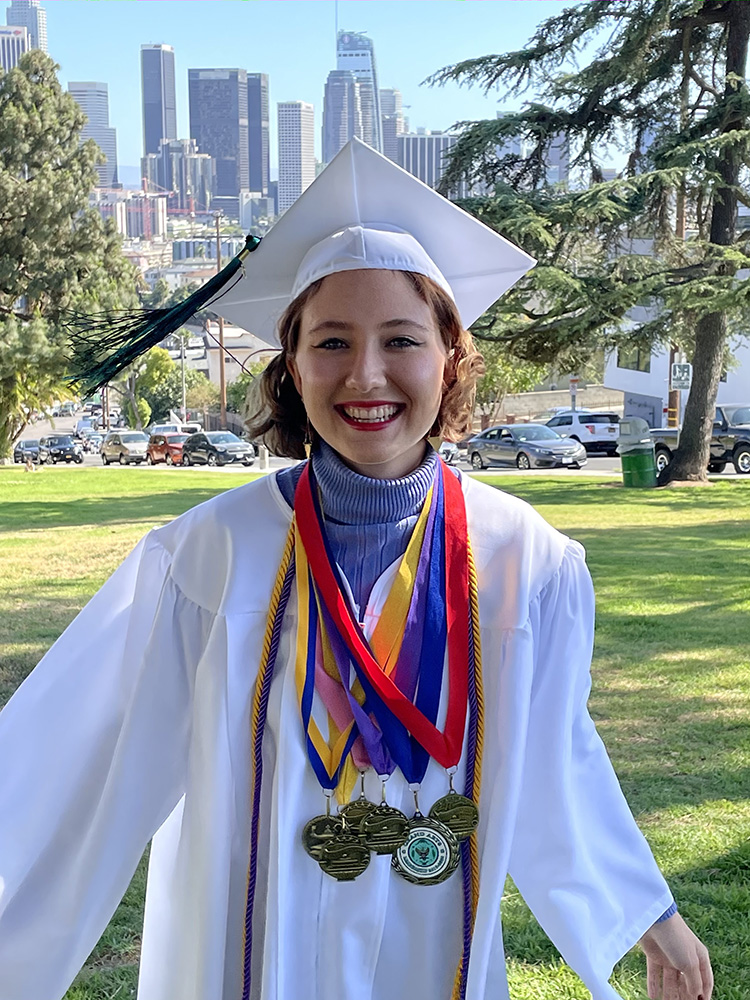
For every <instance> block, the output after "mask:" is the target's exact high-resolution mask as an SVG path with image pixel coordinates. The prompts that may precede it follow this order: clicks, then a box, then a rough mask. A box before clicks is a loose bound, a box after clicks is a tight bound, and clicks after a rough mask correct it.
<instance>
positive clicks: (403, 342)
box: [386, 337, 419, 348]
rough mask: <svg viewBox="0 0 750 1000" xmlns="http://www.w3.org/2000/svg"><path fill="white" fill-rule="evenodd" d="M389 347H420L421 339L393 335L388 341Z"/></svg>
mask: <svg viewBox="0 0 750 1000" xmlns="http://www.w3.org/2000/svg"><path fill="white" fill-rule="evenodd" d="M386 346H387V347H399V348H405V347H419V341H418V340H414V339H413V338H412V337H391V339H390V340H389V341H388V343H387V345H386Z"/></svg>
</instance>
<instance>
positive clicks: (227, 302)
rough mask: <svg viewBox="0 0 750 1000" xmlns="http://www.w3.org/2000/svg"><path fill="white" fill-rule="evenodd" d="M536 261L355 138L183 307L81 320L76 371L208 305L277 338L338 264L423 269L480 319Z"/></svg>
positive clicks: (118, 358) (86, 385)
mask: <svg viewBox="0 0 750 1000" xmlns="http://www.w3.org/2000/svg"><path fill="white" fill-rule="evenodd" d="M535 263H536V262H535V260H534V258H533V257H530V256H529V255H528V254H527V253H524V251H523V250H520V249H519V248H518V247H517V246H515V245H514V244H513V243H511V242H510V241H508V240H506V239H505V238H504V237H502V236H500V235H499V233H496V232H495V231H494V230H492V229H490V228H489V227H488V226H485V225H484V223H482V222H479V220H478V219H475V218H474V217H473V216H471V215H469V214H468V213H467V212H464V211H463V210H462V209H460V208H459V207H458V206H457V205H454V204H452V203H451V202H450V201H448V200H447V199H446V198H443V196H442V195H440V194H438V193H437V192H436V191H433V189H432V188H430V187H428V186H427V185H426V184H423V183H422V181H420V180H418V179H417V178H416V177H414V176H412V174H410V173H408V172H407V171H406V170H403V169H402V168H401V167H399V166H397V165H396V164H395V163H393V162H392V161H391V160H389V159H387V158H386V157H385V156H382V155H381V154H380V153H378V152H376V151H375V150H374V149H372V148H371V147H370V146H368V145H366V144H365V143H363V142H361V141H360V140H359V139H352V140H351V141H350V142H348V143H347V144H346V145H345V146H344V147H343V149H342V150H341V151H340V152H339V153H338V154H337V155H336V156H335V157H334V159H333V160H332V161H331V162H330V164H329V165H328V166H327V167H326V168H325V170H323V171H322V173H321V174H320V175H319V176H318V177H317V178H316V179H315V181H314V182H313V183H312V184H311V185H310V186H309V187H308V188H307V189H306V190H305V191H304V192H303V194H302V195H301V196H300V197H299V198H298V199H297V201H296V202H295V203H294V204H293V205H292V206H291V208H289V209H288V211H287V212H285V213H284V215H283V216H282V217H281V218H280V219H279V221H278V222H277V223H276V224H275V225H274V226H273V228H272V229H271V230H270V231H269V233H268V235H267V236H265V237H264V238H263V239H262V240H261V239H260V238H258V237H256V236H248V237H247V239H246V243H245V246H244V247H243V249H242V250H241V251H240V253H239V254H238V255H237V256H236V257H234V258H233V259H232V260H231V261H230V262H229V263H228V264H227V266H226V267H225V268H223V270H222V271H220V272H219V273H218V274H217V275H215V276H214V277H213V278H212V279H211V280H210V281H209V282H208V283H207V284H205V285H203V286H202V287H201V288H199V289H198V290H197V291H196V292H194V293H193V294H192V295H190V296H189V297H188V298H187V299H185V300H184V301H183V302H181V303H179V304H178V305H177V306H174V307H173V308H172V309H157V310H153V311H151V312H149V313H142V312H141V313H138V314H133V313H128V314H121V315H119V316H118V317H117V318H116V319H114V320H112V319H108V320H107V321H106V322H103V323H101V324H97V323H96V322H94V323H93V324H92V323H91V322H90V321H89V322H88V323H87V322H86V321H85V320H84V321H83V322H78V324H76V322H73V323H71V324H69V327H70V331H71V340H72V343H73V356H72V358H71V372H72V375H71V377H72V379H73V380H74V381H75V382H77V384H78V385H79V386H80V387H81V389H82V390H83V391H85V392H92V391H94V390H95V389H97V388H99V387H101V386H102V385H105V384H106V383H107V382H109V381H111V379H112V378H114V377H115V376H116V375H117V374H118V372H120V371H121V370H122V369H123V368H125V367H127V365H129V364H131V363H132V362H133V361H134V360H136V358H138V357H139V356H140V355H141V354H143V353H145V352H146V351H147V350H149V348H151V347H153V346H154V345H155V344H158V343H159V342H160V341H162V340H163V339H164V338H165V337H167V336H168V335H169V334H170V333H173V332H174V331H175V330H178V329H179V328H180V326H182V325H183V324H184V323H185V322H186V321H187V320H188V319H189V318H190V317H191V316H192V315H193V314H194V313H195V312H197V311H198V310H199V309H201V308H202V307H204V306H207V307H209V308H210V309H211V310H212V311H213V312H216V313H218V314H219V315H220V316H223V317H224V318H225V319H227V320H229V321H230V322H232V323H235V324H236V325H237V326H240V327H242V329H244V330H248V331H249V332H251V333H253V334H254V335H255V336H256V337H259V338H260V339H261V340H264V341H266V342H267V343H271V344H277V343H278V340H277V337H276V324H277V321H278V319H279V317H280V316H281V314H282V312H283V311H284V309H285V308H286V307H287V305H289V303H290V302H291V301H292V300H293V299H294V298H296V296H297V295H299V294H300V292H302V291H304V289H305V288H307V287H308V286H309V285H311V284H312V283H313V282H314V281H316V280H318V279H319V278H322V277H325V276H326V275H328V274H333V273H335V272H337V271H346V270H355V269H369V268H380V269H389V270H398V271H415V272H416V273H418V274H424V275H426V276H427V277H429V278H432V280H433V281H435V282H437V284H439V285H440V286H441V287H442V288H444V289H445V290H446V291H447V292H448V294H449V295H451V297H452V298H453V299H454V300H455V302H456V305H457V306H458V311H459V313H460V316H461V319H462V322H463V324H464V326H465V327H469V326H470V325H471V324H472V323H473V322H474V321H475V320H476V319H477V318H478V317H479V316H481V315H482V313H483V312H485V310H486V309H487V308H489V306H491V305H492V303H493V302H495V301H496V300H497V299H498V298H500V296H501V295H502V294H503V293H504V292H506V291H507V290H508V289H509V288H510V287H511V286H512V285H514V284H515V282H516V281H518V279H519V278H521V277H522V276H523V275H524V274H525V273H526V272H527V271H528V270H530V269H531V268H532V267H533V266H534V264H535Z"/></svg>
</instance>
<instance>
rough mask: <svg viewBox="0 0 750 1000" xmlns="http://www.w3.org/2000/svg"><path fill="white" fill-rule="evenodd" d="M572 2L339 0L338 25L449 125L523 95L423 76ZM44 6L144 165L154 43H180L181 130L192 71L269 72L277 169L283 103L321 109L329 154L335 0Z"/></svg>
mask: <svg viewBox="0 0 750 1000" xmlns="http://www.w3.org/2000/svg"><path fill="white" fill-rule="evenodd" d="M569 2H570V0H339V2H338V24H339V28H341V29H347V30H350V31H364V32H366V33H367V34H368V35H369V36H370V37H371V38H372V39H373V42H374V44H375V54H376V59H377V67H378V75H379V84H380V86H381V87H398V89H399V90H401V92H402V94H403V98H404V104H405V105H411V107H409V108H408V109H406V110H405V114H407V115H408V116H409V120H410V124H411V126H412V127H413V128H416V127H418V126H423V127H425V128H430V129H444V128H447V127H449V126H450V125H451V124H452V123H453V122H455V121H458V120H462V119H475V118H491V117H494V116H495V112H496V110H497V109H498V108H502V107H513V106H517V105H518V101H515V102H509V101H508V100H507V99H505V97H504V95H503V94H502V93H493V94H491V95H489V96H488V97H484V96H483V95H482V93H481V91H480V90H478V89H476V88H474V89H471V90H470V89H466V88H461V87H458V86H456V85H451V86H446V87H442V88H429V87H423V86H420V84H421V82H422V80H424V79H425V77H426V76H428V75H429V74H431V73H434V72H435V71H436V70H438V69H440V68H441V67H443V66H446V65H449V64H452V63H455V62H458V61H459V60H461V59H466V58H471V57H476V56H480V55H486V54H488V53H492V52H504V51H508V50H510V49H515V48H521V47H522V46H523V45H524V43H525V42H526V41H527V40H528V38H529V36H530V35H531V34H532V32H533V30H534V28H535V27H536V25H537V24H538V23H539V22H540V21H543V20H544V19H546V18H548V17H551V16H554V15H555V14H556V13H558V12H559V11H560V10H562V9H563V8H564V7H565V6H568V5H569ZM43 5H44V7H45V8H46V10H47V29H48V38H49V52H50V55H51V56H52V57H53V58H54V59H55V60H56V61H57V62H58V63H59V64H60V66H61V73H60V76H61V80H62V82H63V85H64V86H67V83H68V81H69V80H102V81H105V82H106V83H107V84H108V86H109V98H110V124H111V125H114V126H115V128H116V129H117V142H118V160H119V162H120V164H125V165H131V166H135V165H137V164H138V163H139V160H140V156H141V153H142V123H141V105H140V61H139V60H140V46H141V44H142V43H166V44H168V45H172V46H174V49H175V64H176V82H177V124H178V134H179V135H180V137H183V136H187V135H188V134H189V131H188V103H187V71H188V69H189V68H192V67H241V68H243V69H246V70H248V71H250V72H255V73H259V72H260V73H268V74H269V78H270V80H269V82H270V96H271V127H272V135H271V146H272V153H271V157H272V166H273V167H274V168H275V163H276V138H275V133H276V129H275V124H276V122H275V118H276V102H277V101H288V100H304V101H310V102H311V103H312V104H313V105H314V106H315V120H316V141H317V146H318V150H317V151H318V155H320V152H319V146H320V125H321V119H322V104H323V85H324V83H325V79H326V76H327V74H328V71H329V70H331V69H335V17H336V4H335V0H43ZM3 6H4V7H7V6H8V4H7V3H4V4H3ZM4 20H5V18H4V17H3V22H4ZM273 173H274V176H275V169H274V170H273Z"/></svg>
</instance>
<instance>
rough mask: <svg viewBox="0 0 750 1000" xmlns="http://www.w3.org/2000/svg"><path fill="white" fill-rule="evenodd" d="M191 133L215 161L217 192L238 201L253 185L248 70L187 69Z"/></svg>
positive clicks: (222, 196)
mask: <svg viewBox="0 0 750 1000" xmlns="http://www.w3.org/2000/svg"><path fill="white" fill-rule="evenodd" d="M188 92H189V98H190V136H191V138H193V139H195V141H196V142H197V143H198V149H199V150H200V151H201V153H208V154H209V156H213V158H214V160H215V162H216V174H215V183H214V195H215V196H216V197H219V198H230V199H234V200H236V199H237V198H238V197H239V193H240V191H247V190H248V189H249V187H250V171H249V150H248V136H247V72H246V71H245V70H244V69H190V70H188Z"/></svg>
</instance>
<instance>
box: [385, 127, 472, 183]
mask: <svg viewBox="0 0 750 1000" xmlns="http://www.w3.org/2000/svg"><path fill="white" fill-rule="evenodd" d="M456 142H458V136H456V135H452V134H451V133H449V132H430V131H429V130H428V129H420V130H419V131H418V132H407V133H405V134H404V135H397V136H396V149H397V156H396V163H398V165H399V166H400V167H403V168H404V170H408V171H409V173H410V174H413V175H414V176H415V177H418V178H419V179H420V181H423V182H424V183H425V184H427V185H428V186H429V187H431V188H436V187H437V186H438V184H439V183H440V179H441V178H442V176H443V173H444V171H445V168H446V165H447V161H446V154H447V153H448V151H449V150H450V149H451V147H452V146H455V144H456ZM467 193H468V191H467V185H466V182H465V181H462V182H461V183H460V184H459V185H458V187H457V188H456V189H454V190H452V191H450V192H449V194H450V197H451V198H466V196H467Z"/></svg>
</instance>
